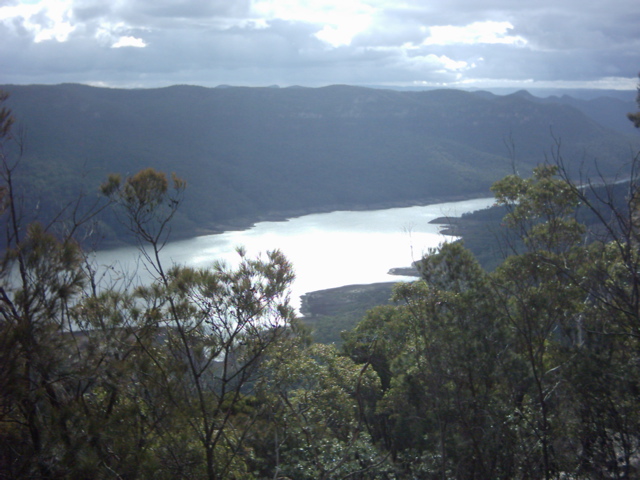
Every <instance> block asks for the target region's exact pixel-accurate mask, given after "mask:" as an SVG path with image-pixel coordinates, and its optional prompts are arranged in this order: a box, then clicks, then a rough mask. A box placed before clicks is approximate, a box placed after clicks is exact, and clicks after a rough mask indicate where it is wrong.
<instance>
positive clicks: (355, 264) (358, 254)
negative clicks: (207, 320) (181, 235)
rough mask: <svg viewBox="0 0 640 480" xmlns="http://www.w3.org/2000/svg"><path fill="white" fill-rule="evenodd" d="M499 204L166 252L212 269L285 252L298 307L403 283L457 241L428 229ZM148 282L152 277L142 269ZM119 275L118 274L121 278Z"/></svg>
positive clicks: (254, 232) (127, 260) (339, 219)
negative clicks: (405, 271) (429, 254)
mask: <svg viewBox="0 0 640 480" xmlns="http://www.w3.org/2000/svg"><path fill="white" fill-rule="evenodd" d="M492 203H493V198H483V199H475V200H466V201H462V202H451V203H441V204H435V205H427V206H418V207H406V208H391V209H385V210H370V211H357V212H353V211H338V212H331V213H320V214H313V215H305V216H303V217H298V218H292V219H289V220H286V221H279V222H261V223H258V224H256V225H255V226H254V227H252V228H250V229H248V230H243V231H234V232H225V233H221V234H217V235H206V236H201V237H196V238H192V239H190V240H183V241H177V242H171V243H169V244H167V245H166V246H165V248H164V249H163V251H162V258H163V261H164V262H165V264H167V265H170V264H181V265H188V266H192V267H207V266H209V265H211V264H212V263H213V262H214V261H216V260H222V261H225V262H228V263H231V264H233V263H235V262H237V259H238V255H237V253H236V251H235V249H236V247H238V246H242V247H244V248H245V249H246V250H247V253H248V255H250V256H256V255H258V254H259V253H261V252H266V251H267V250H273V249H276V248H277V249H280V250H281V251H282V252H283V253H284V254H285V255H286V256H287V258H288V259H289V260H290V261H291V262H292V263H293V265H294V269H295V273H296V280H295V283H294V285H293V288H292V302H293V305H294V306H295V307H296V308H299V305H300V296H301V295H303V294H304V293H306V292H311V291H315V290H323V289H327V288H333V287H339V286H342V285H350V284H366V283H376V282H389V281H400V280H405V279H407V278H406V277H398V276H395V275H389V274H388V271H389V269H391V268H394V267H408V266H410V265H411V263H412V262H413V261H414V260H417V259H419V258H421V257H422V254H423V253H424V252H426V251H427V250H428V249H429V248H432V247H437V246H438V245H440V244H441V243H442V242H445V241H450V240H452V237H450V236H445V235H442V234H441V233H440V229H441V226H440V225H434V224H431V223H429V222H430V221H431V220H433V219H435V218H438V217H457V216H460V215H462V214H463V213H466V212H471V211H475V210H479V209H482V208H485V207H488V206H490V205H492ZM137 257H139V252H138V251H137V249H135V248H120V249H115V250H108V251H101V252H99V253H98V255H97V262H98V263H99V264H102V265H113V266H115V268H114V269H112V270H111V271H113V272H118V271H128V272H131V271H132V270H134V269H135V268H136V265H137V263H136V258H137ZM137 271H138V276H139V278H140V279H141V281H143V282H144V281H146V279H148V278H149V275H148V273H146V272H145V271H144V268H143V267H141V266H138V267H137ZM116 274H117V273H116Z"/></svg>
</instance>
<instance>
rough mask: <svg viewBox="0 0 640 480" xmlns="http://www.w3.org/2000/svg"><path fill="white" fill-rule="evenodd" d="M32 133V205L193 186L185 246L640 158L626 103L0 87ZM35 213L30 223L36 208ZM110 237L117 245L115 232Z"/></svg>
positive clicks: (351, 92)
mask: <svg viewBox="0 0 640 480" xmlns="http://www.w3.org/2000/svg"><path fill="white" fill-rule="evenodd" d="M0 89H2V90H6V91H8V92H9V93H10V98H9V101H8V103H9V106H10V107H11V108H12V109H13V112H14V114H15V116H16V117H17V120H18V123H19V124H20V126H21V127H22V128H23V129H24V131H25V132H26V150H25V156H24V164H23V168H24V177H23V183H22V184H21V185H22V187H21V188H23V189H24V190H23V191H24V192H25V196H26V205H33V206H34V208H35V206H36V205H38V206H39V207H38V208H39V212H40V214H41V215H44V216H47V215H51V213H52V212H53V211H54V210H55V209H56V208H57V207H59V205H62V204H63V203H64V202H65V201H68V200H69V199H72V198H74V196H76V195H77V192H78V191H79V189H81V188H84V189H85V190H86V191H88V192H91V194H92V195H93V192H95V191H96V188H97V185H98V184H99V183H100V181H101V180H102V179H104V178H105V177H106V176H107V175H108V174H109V173H112V172H118V173H121V174H123V175H127V174H134V173H135V172H137V171H138V170H140V169H142V168H146V167H149V166H152V167H154V168H156V169H158V170H164V171H166V172H176V173H177V174H178V176H180V177H182V178H184V179H186V180H187V183H188V189H187V194H186V198H185V204H184V207H183V209H182V211H181V215H180V217H179V218H178V219H177V223H176V229H175V233H176V234H177V236H189V235H195V234H197V233H203V232H206V231H208V230H211V229H224V228H230V227H234V226H236V227H239V226H243V225H246V224H247V222H250V221H255V220H257V219H261V218H272V217H283V216H292V215H298V214H302V213H306V212H310V211H327V210H333V209H354V208H373V207H380V206H391V205H403V204H415V203H426V202H431V201H437V200H449V199H456V198H461V197H468V196H478V195H489V191H488V188H489V186H490V185H491V183H493V182H494V181H495V180H497V179H499V178H501V177H502V176H504V175H505V174H508V173H510V172H512V171H513V170H514V169H516V170H517V171H518V172H519V173H521V174H527V172H529V171H530V170H531V168H532V167H533V166H535V165H536V164H538V163H540V162H542V161H544V160H545V158H547V159H549V158H550V153H551V152H552V151H553V150H554V149H555V146H556V144H557V143H558V142H559V143H560V144H561V151H562V154H563V157H564V158H565V159H566V160H567V162H568V163H569V164H570V165H571V168H572V169H574V171H576V172H577V171H578V169H580V168H582V169H583V171H584V172H585V174H587V175H588V174H594V173H595V170H594V168H593V165H594V161H597V162H598V166H599V169H600V171H601V172H602V173H603V174H604V175H611V176H613V175H615V174H616V173H617V172H618V171H619V169H620V167H621V165H623V164H624V163H626V162H628V161H629V160H630V159H631V157H632V154H633V152H636V151H638V150H639V149H640V135H638V134H637V132H635V131H633V128H632V127H631V125H630V122H629V121H628V120H627V119H626V117H625V115H626V113H627V112H628V111H632V110H633V109H634V107H635V104H634V100H635V98H634V97H635V94H634V92H629V97H630V98H629V101H628V102H625V101H624V100H621V99H620V98H614V97H602V98H593V99H590V100H581V99H576V98H573V97H567V96H563V97H549V98H544V99H542V98H539V97H534V96H532V95H530V94H528V93H527V92H516V93H514V94H510V95H504V96H499V95H494V94H491V93H488V92H465V91H458V90H432V91H394V90H384V89H373V88H363V87H349V86H331V87H325V88H300V87H297V88H270V87H267V88H242V87H225V88H202V87H194V86H174V87H168V88H161V89H148V90H147V89H144V90H120V89H105V88H94V87H88V86H83V85H75V84H64V85H55V86H45V85H29V86H15V85H6V86H0ZM32 210H33V209H32ZM114 228H115V230H113V231H110V233H109V234H108V236H109V237H111V238H110V240H113V239H114V238H116V237H118V236H119V233H118V231H117V230H118V229H117V227H114Z"/></svg>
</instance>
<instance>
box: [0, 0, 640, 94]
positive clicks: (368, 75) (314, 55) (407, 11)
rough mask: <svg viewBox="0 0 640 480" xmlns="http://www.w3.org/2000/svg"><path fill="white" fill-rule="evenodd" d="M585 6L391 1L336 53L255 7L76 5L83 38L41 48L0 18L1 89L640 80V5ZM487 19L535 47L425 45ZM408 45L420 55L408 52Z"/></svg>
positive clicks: (547, 0)
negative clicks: (261, 15) (459, 66)
mask: <svg viewBox="0 0 640 480" xmlns="http://www.w3.org/2000/svg"><path fill="white" fill-rule="evenodd" d="M582 3H583V2H582V1H581V2H578V1H577V0H555V1H551V0H541V1H537V2H535V5H528V4H527V2H513V1H512V0H485V1H482V2H478V1H477V0H432V1H430V2H424V1H418V0H415V1H413V2H407V3H406V4H405V5H407V6H406V7H401V6H399V5H398V4H397V3H394V2H391V1H390V2H389V4H390V6H389V7H387V8H379V9H378V10H377V13H376V14H375V16H374V17H373V23H372V25H371V28H369V29H368V30H366V31H364V32H361V33H359V34H358V35H356V36H355V37H354V38H353V41H352V42H351V44H350V45H346V46H341V47H339V48H330V47H329V46H328V45H327V44H325V43H323V42H321V41H320V40H319V39H318V38H317V37H316V36H315V34H316V33H317V32H318V31H320V29H321V28H322V27H323V25H321V24H314V23H312V22H309V21H305V22H303V21H291V20H290V21H284V20H277V19H276V20H273V19H270V20H268V21H263V23H262V24H255V23H251V21H252V20H258V19H255V18H251V12H250V1H249V0H238V1H235V0H234V1H229V0H213V1H202V0H186V1H182V2H175V1H172V0H128V1H123V2H104V1H102V0H100V1H98V0H76V1H75V2H74V8H73V21H74V22H75V25H76V30H75V31H74V32H73V33H72V34H71V35H70V37H69V39H68V41H66V42H57V41H53V40H52V41H44V42H41V43H39V44H34V43H32V42H31V40H32V36H33V35H32V34H30V33H29V31H28V29H27V28H25V26H24V24H22V23H21V22H20V21H19V20H14V22H13V25H6V24H3V23H1V22H0V39H1V40H2V41H0V83H3V82H11V81H14V82H18V83H32V82H37V83H55V82H60V81H77V82H98V81H100V82H105V83H107V84H114V85H134V84H135V85H136V86H143V85H149V86H158V85H167V84H171V83H202V84H205V85H215V84H219V83H236V84H242V85H266V84H272V83H281V84H285V85H288V84H306V85H319V84H328V83H358V84H376V83H410V82H413V81H427V82H434V83H441V82H442V83H446V82H454V81H456V80H459V79H460V78H459V75H462V79H473V78H483V79H496V80H509V79H512V80H518V81H521V80H526V79H535V80H549V81H553V80H565V81H568V80H597V79H599V78H601V77H603V76H621V77H628V78H632V77H635V75H636V72H637V71H638V69H640V61H639V58H638V56H637V52H638V51H640V31H639V29H638V25H640V2H637V0H613V1H610V2H597V5H587V6H584V5H583V4H582ZM380 7H382V5H380ZM33 20H34V19H32V21H33ZM38 21H40V22H42V23H43V24H44V23H46V22H47V21H48V19H47V18H46V17H44V16H43V17H42V18H40V19H39V20H38ZM481 21H509V22H511V24H512V25H513V27H514V28H513V30H512V31H511V32H509V34H511V35H520V36H522V37H523V38H525V39H526V41H527V42H528V43H527V44H526V45H525V46H514V45H489V44H479V45H478V44H476V45H429V46H424V45H423V46H420V47H418V46H419V45H421V44H422V42H423V41H424V40H425V39H426V38H427V36H428V35H429V30H428V29H429V27H431V26H436V25H457V26H466V25H469V24H471V23H473V22H481ZM107 27H109V28H112V29H115V30H114V31H112V32H111V37H108V38H106V39H105V38H103V37H100V35H98V34H99V32H101V31H104V29H105V28H107ZM103 35H104V34H103ZM120 36H132V37H136V38H141V39H142V40H144V42H145V43H146V45H147V46H146V47H145V48H133V47H125V48H110V47H111V46H112V44H113V42H114V41H116V40H117V38H119V37H120ZM406 44H410V45H413V46H414V47H416V48H414V49H412V50H403V49H402V46H403V45H406ZM429 55H434V56H436V57H440V56H445V57H447V58H449V59H451V61H452V62H467V64H468V66H469V68H468V69H466V70H449V71H447V70H446V69H443V68H442V67H441V66H439V65H438V64H437V62H434V61H431V60H430V59H432V57H429Z"/></svg>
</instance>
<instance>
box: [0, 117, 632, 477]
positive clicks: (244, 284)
mask: <svg viewBox="0 0 640 480" xmlns="http://www.w3.org/2000/svg"><path fill="white" fill-rule="evenodd" d="M11 124H12V117H11V112H10V111H9V110H7V109H2V110H0V136H1V138H0V140H1V141H2V150H0V155H1V157H0V161H1V165H0V166H1V168H2V170H1V173H2V179H3V182H4V183H3V185H2V190H1V191H0V193H1V195H2V222H3V229H4V232H5V236H6V241H7V244H8V247H7V248H6V249H5V251H4V253H3V257H2V258H3V261H2V270H1V276H0V364H1V365H2V369H1V370H0V475H2V476H4V477H6V478H41V479H53V478H104V479H107V478H127V479H144V478H154V479H155V478H171V479H173V478H206V479H233V478H245V479H273V478H276V479H277V478H280V479H285V478H290V479H303V480H304V479H309V480H312V479H313V480H316V479H327V480H328V479H344V480H346V479H361V480H365V479H367V480H374V479H380V480H383V479H384V480H387V479H415V478H420V479H434V480H435V479H443V478H450V479H488V478H496V479H498V478H500V479H560V478H575V479H603V478H606V479H609V478H611V479H630V478H637V476H638V468H639V467H640V451H639V449H640V402H638V395H640V376H639V371H638V368H637V367H638V351H639V347H640V344H639V343H638V342H639V341H640V277H639V275H640V274H639V272H640V265H639V262H640V252H639V251H638V245H639V243H640V224H639V219H638V218H639V217H638V208H640V207H639V205H638V202H639V198H640V191H639V190H638V177H637V173H638V160H639V158H638V157H637V156H636V157H634V158H631V159H629V160H630V163H629V165H630V170H629V171H628V174H629V175H628V176H629V178H630V182H629V183H628V188H627V190H626V192H625V195H624V198H623V201H622V202H621V201H620V199H619V198H614V197H615V196H616V192H617V190H615V189H613V188H611V189H607V188H605V190H604V194H590V193H593V190H591V189H585V188H584V186H583V185H578V184H576V183H574V182H573V181H572V179H571V177H570V176H568V175H567V171H566V170H564V169H563V168H562V164H561V163H560V164H559V165H551V164H542V165H540V166H538V167H536V168H535V170H534V172H533V175H532V176H530V177H526V178H524V177H521V176H519V175H517V174H511V175H508V176H505V177H504V178H503V179H502V180H499V181H498V182H496V183H494V185H493V187H492V189H493V192H494V194H495V197H496V202H497V203H498V204H500V205H502V206H503V207H504V208H505V210H506V216H505V218H504V224H505V226H506V227H508V228H509V230H510V231H511V232H512V235H513V236H514V238H517V240H518V241H517V242H514V243H512V244H509V245H511V246H512V247H513V248H512V249H511V250H510V252H509V255H508V256H507V257H506V258H505V259H504V261H503V262H502V263H501V264H500V265H499V266H498V267H497V268H496V269H495V270H494V271H493V272H491V273H488V272H487V271H485V270H484V269H482V268H481V267H480V265H479V264H478V262H477V261H476V259H475V258H474V257H473V255H472V254H471V253H470V252H469V251H468V250H466V249H465V248H464V246H463V245H462V244H461V243H452V244H447V245H445V246H443V247H442V248H441V249H440V250H439V251H433V252H431V253H430V254H429V255H427V256H425V258H423V259H422V261H421V262H420V263H419V265H418V267H419V271H420V274H421V278H420V279H419V280H417V281H415V282H412V283H404V284H399V285H398V286H397V287H396V288H395V291H394V299H395V301H396V304H394V305H389V306H382V307H378V308H375V309H373V310H371V311H370V312H368V313H367V314H366V316H365V317H364V318H363V319H362V321H361V322H360V323H359V324H358V325H357V326H356V328H354V329H353V330H352V331H348V332H345V333H344V345H343V347H342V349H340V350H339V349H338V348H336V347H335V346H333V345H322V344H315V343H313V342H311V340H310V337H309V332H308V330H307V329H306V328H305V326H304V324H302V323H301V322H300V321H299V320H297V319H296V318H295V315H294V314H293V310H292V309H291V308H290V306H289V302H288V289H289V285H290V283H291V281H292V280H293V273H292V266H291V265H290V264H289V262H288V261H287V259H286V258H285V257H284V256H283V255H282V254H281V253H280V252H277V251H275V252H268V253H265V255H263V256H262V257H260V258H248V257H247V256H246V255H245V253H244V252H242V251H239V252H238V255H239V256H240V258H241V261H240V263H239V265H238V266H237V267H235V268H230V267H228V266H225V265H222V264H217V265H214V266H212V267H211V268H207V269H199V270H197V269H191V268H187V267H182V266H174V267H172V268H167V267H166V266H165V265H163V264H162V263H161V262H160V261H159V257H158V253H159V251H160V250H161V249H162V246H163V245H164V242H166V240H167V233H168V228H169V224H170V221H171V220H172V219H174V218H176V215H177V212H179V208H180V206H181V203H182V199H183V196H184V194H185V188H186V185H185V182H184V181H183V180H182V179H180V178H179V177H178V176H176V175H174V176H172V177H171V178H168V177H167V176H166V175H165V174H164V173H161V172H159V171H157V170H155V169H152V168H146V169H143V170H140V171H139V172H137V173H133V174H130V175H127V176H124V177H121V176H120V175H118V174H113V175H110V176H109V177H108V178H106V179H105V180H104V181H103V183H102V187H101V193H102V197H100V200H97V201H96V200H94V199H93V197H91V198H89V197H85V198H80V199H79V200H78V203H75V204H73V205H72V206H73V208H66V209H64V210H62V211H61V212H60V215H59V216H58V217H57V218H56V219H55V221H54V222H52V223H48V224H44V223H37V222H35V223H28V222H26V219H25V218H26V217H25V216H24V215H23V214H22V212H23V210H22V209H23V208H24V204H22V203H21V200H22V198H21V191H20V190H19V189H18V188H16V185H17V184H18V182H17V180H18V179H17V177H16V175H17V174H18V173H19V170H18V167H19V166H20V162H21V161H22V159H21V158H20V156H19V155H20V151H21V149H20V148H19V147H20V144H19V141H20V137H19V136H17V135H15V134H14V131H13V130H12V128H13V126H12V125H11ZM16 141H17V142H18V146H17V148H15V142H16ZM12 145H14V147H12ZM16 155H17V156H16ZM87 202H88V204H87ZM80 204H83V205H84V207H81V206H80ZM579 208H586V209H588V210H589V211H590V212H591V213H592V214H594V215H595V216H596V217H597V218H598V219H599V221H598V222H597V223H596V225H597V227H598V228H591V226H589V225H585V224H584V223H582V222H581V221H580V219H581V216H580V215H579V214H577V213H576V212H577V209H579ZM105 209H113V210H115V211H117V212H118V216H119V218H120V219H121V220H122V221H123V224H124V227H125V228H127V229H128V230H129V231H130V232H131V233H132V235H134V237H135V238H136V239H137V241H138V245H139V247H140V252H141V259H142V261H143V262H144V263H145V265H146V267H147V268H148V269H149V271H151V272H153V274H154V281H153V282H152V283H151V284H149V285H146V286H138V287H135V286H132V284H131V283H129V282H128V280H127V279H122V281H118V282H116V283H113V284H110V285H104V284H98V283H97V282H98V278H97V277H96V271H95V266H94V265H92V263H91V261H90V258H89V257H87V256H86V255H85V254H84V252H83V250H82V248H81V247H80V245H79V243H78V241H77V240H76V237H77V236H78V235H79V234H81V233H83V229H82V227H83V226H85V225H86V224H87V223H90V222H91V220H92V219H93V218H95V215H97V214H98V213H99V212H101V211H103V210H105Z"/></svg>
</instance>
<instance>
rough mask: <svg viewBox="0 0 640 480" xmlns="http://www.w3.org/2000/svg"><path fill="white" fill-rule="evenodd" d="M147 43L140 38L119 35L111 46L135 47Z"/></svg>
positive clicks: (141, 46)
mask: <svg viewBox="0 0 640 480" xmlns="http://www.w3.org/2000/svg"><path fill="white" fill-rule="evenodd" d="M146 46H147V44H146V43H145V41H144V40H142V39H141V38H136V37H131V36H125V37H120V38H119V39H118V41H117V42H116V43H114V44H113V45H111V48H122V47H135V48H144V47H146Z"/></svg>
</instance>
